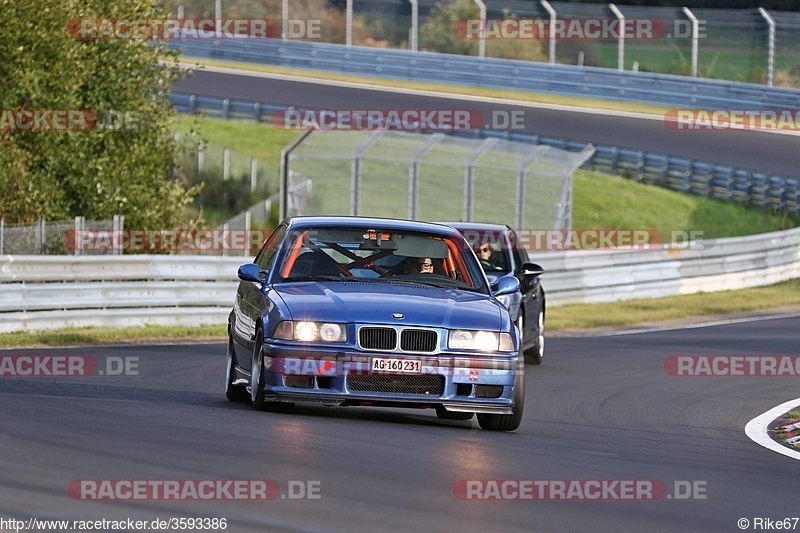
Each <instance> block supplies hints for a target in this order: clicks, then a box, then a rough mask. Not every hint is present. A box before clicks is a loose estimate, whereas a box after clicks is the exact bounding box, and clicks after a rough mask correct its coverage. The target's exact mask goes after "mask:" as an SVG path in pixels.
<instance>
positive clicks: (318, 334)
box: [273, 320, 347, 342]
mask: <svg viewBox="0 0 800 533" xmlns="http://www.w3.org/2000/svg"><path fill="white" fill-rule="evenodd" d="M273 337H275V338H276V339H282V340H285V341H300V342H345V341H346V340H347V325H346V324H338V323H336V322H310V321H307V320H299V321H290V320H286V321H283V322H281V323H280V324H278V327H277V328H275V333H274V335H273Z"/></svg>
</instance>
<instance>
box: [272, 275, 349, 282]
mask: <svg viewBox="0 0 800 533" xmlns="http://www.w3.org/2000/svg"><path fill="white" fill-rule="evenodd" d="M354 279H355V278H343V277H341V276H330V275H323V274H317V275H314V276H294V277H292V278H283V281H353V280H354Z"/></svg>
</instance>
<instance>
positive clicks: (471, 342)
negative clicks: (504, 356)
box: [447, 329, 514, 352]
mask: <svg viewBox="0 0 800 533" xmlns="http://www.w3.org/2000/svg"><path fill="white" fill-rule="evenodd" d="M447 347H448V348H450V349H453V350H478V351H480V352H512V351H514V342H513V341H512V340H511V335H509V334H508V333H495V332H493V331H468V330H463V329H455V330H452V331H450V334H449V336H448V338H447Z"/></svg>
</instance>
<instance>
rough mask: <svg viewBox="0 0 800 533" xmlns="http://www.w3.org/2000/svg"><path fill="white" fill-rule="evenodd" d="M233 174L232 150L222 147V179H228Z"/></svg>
mask: <svg viewBox="0 0 800 533" xmlns="http://www.w3.org/2000/svg"><path fill="white" fill-rule="evenodd" d="M230 175H231V151H230V149H229V148H223V149H222V181H228V178H229V177H230Z"/></svg>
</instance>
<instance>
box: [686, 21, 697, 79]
mask: <svg viewBox="0 0 800 533" xmlns="http://www.w3.org/2000/svg"><path fill="white" fill-rule="evenodd" d="M683 12H684V13H685V14H686V16H687V17H689V20H690V21H692V77H693V78H696V77H697V44H698V40H699V37H698V34H699V32H700V22H699V21H698V20H697V17H695V16H694V14H693V13H692V12H691V11H690V10H689V8H688V7H684V8H683Z"/></svg>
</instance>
